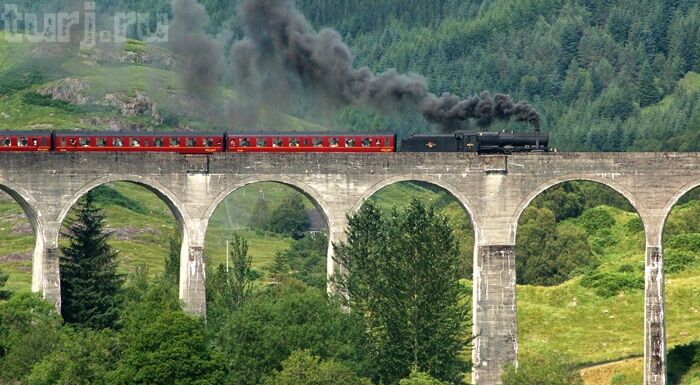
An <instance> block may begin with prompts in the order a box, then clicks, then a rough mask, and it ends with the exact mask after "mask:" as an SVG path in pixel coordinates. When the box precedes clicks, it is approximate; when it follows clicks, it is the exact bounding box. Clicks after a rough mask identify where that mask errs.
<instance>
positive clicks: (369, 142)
mask: <svg viewBox="0 0 700 385" xmlns="http://www.w3.org/2000/svg"><path fill="white" fill-rule="evenodd" d="M371 145H372V139H370V138H364V139H362V147H369V146H371Z"/></svg>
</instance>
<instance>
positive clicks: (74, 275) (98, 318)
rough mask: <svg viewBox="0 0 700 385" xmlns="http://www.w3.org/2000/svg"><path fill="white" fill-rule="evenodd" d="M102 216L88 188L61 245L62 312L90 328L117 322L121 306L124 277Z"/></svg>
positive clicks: (112, 326)
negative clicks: (119, 268) (118, 268)
mask: <svg viewBox="0 0 700 385" xmlns="http://www.w3.org/2000/svg"><path fill="white" fill-rule="evenodd" d="M104 219H105V214H104V212H103V211H102V210H101V209H99V208H98V207H96V205H95V202H94V197H93V194H92V193H91V192H88V193H87V194H86V196H85V197H84V198H82V199H81V200H80V202H79V203H78V207H77V210H76V213H75V217H74V218H72V219H70V221H69V223H68V226H67V229H66V231H65V232H64V233H63V236H65V237H66V238H68V245H67V246H62V247H61V251H62V253H63V255H62V256H61V259H60V267H61V314H62V315H63V319H64V320H65V321H66V322H68V323H71V324H76V325H80V326H84V327H90V328H93V329H102V328H108V327H109V328H114V327H116V326H118V325H117V322H118V319H119V311H120V308H121V297H120V289H121V286H122V283H123V277H121V276H120V275H119V274H117V261H116V258H117V253H116V252H115V251H114V250H112V248H111V247H110V246H109V244H108V240H109V238H110V233H108V232H106V231H105V230H104Z"/></svg>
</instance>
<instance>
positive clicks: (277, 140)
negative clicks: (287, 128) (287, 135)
mask: <svg viewBox="0 0 700 385" xmlns="http://www.w3.org/2000/svg"><path fill="white" fill-rule="evenodd" d="M272 147H282V138H275V139H274V140H273V141H272Z"/></svg>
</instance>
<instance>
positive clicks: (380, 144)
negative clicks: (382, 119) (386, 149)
mask: <svg viewBox="0 0 700 385" xmlns="http://www.w3.org/2000/svg"><path fill="white" fill-rule="evenodd" d="M374 145H375V146H377V147H381V146H382V141H381V140H380V139H377V140H376V141H375V142H374Z"/></svg>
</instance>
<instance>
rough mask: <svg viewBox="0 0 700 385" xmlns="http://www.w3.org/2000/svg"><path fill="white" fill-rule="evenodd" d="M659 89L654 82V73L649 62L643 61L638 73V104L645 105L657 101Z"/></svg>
mask: <svg viewBox="0 0 700 385" xmlns="http://www.w3.org/2000/svg"><path fill="white" fill-rule="evenodd" d="M659 96H660V95H659V90H658V89H657V88H656V84H654V73H653V71H652V70H651V66H650V65H649V62H648V61H647V62H644V65H643V66H642V70H641V72H640V73H639V106H640V107H646V106H649V105H652V104H654V103H656V102H658V101H659Z"/></svg>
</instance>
